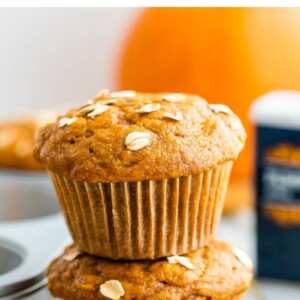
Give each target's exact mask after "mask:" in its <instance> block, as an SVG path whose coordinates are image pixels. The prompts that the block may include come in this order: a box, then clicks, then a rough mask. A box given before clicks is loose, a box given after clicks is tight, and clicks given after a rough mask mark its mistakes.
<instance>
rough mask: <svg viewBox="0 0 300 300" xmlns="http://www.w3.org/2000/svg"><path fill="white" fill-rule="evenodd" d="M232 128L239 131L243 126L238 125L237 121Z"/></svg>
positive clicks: (232, 124)
mask: <svg viewBox="0 0 300 300" xmlns="http://www.w3.org/2000/svg"><path fill="white" fill-rule="evenodd" d="M230 127H231V129H233V130H239V129H240V128H241V124H240V123H238V122H236V121H234V122H232V123H231V125H230Z"/></svg>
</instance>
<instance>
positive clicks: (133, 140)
mask: <svg viewBox="0 0 300 300" xmlns="http://www.w3.org/2000/svg"><path fill="white" fill-rule="evenodd" d="M150 137H151V134H150V133H149V132H138V131H134V132H131V133H129V134H128V135H127V137H126V139H125V145H126V147H127V149H128V150H132V151H135V150H139V149H142V148H144V147H146V146H147V145H148V144H149V143H150Z"/></svg>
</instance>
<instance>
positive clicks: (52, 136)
mask: <svg viewBox="0 0 300 300" xmlns="http://www.w3.org/2000/svg"><path fill="white" fill-rule="evenodd" d="M245 138H246V134H245V131H244V128H243V126H242V124H241V122H240V120H239V118H238V117H237V116H236V115H235V114H234V113H233V112H232V111H231V110H230V109H229V108H228V107H227V106H224V105H216V104H215V105H209V104H208V103H207V102H206V101H205V100H203V99H202V98H200V97H198V96H196V95H187V94H171V93H161V94H142V93H136V92H134V91H122V92H115V93H111V94H109V93H108V91H106V90H104V91H101V92H100V93H99V95H98V97H97V98H96V99H95V100H93V101H88V102H87V103H86V104H85V105H84V106H82V107H80V108H79V109H72V110H70V111H69V112H68V113H67V114H66V115H65V116H63V117H59V118H58V119H57V121H56V122H55V123H50V124H48V125H47V126H45V127H44V128H42V129H41V130H40V132H39V135H38V139H37V142H36V145H35V149H34V156H35V158H36V159H37V160H38V161H39V162H41V163H42V164H44V165H45V166H46V168H47V169H49V170H51V171H53V172H57V173H59V174H60V175H63V176H65V177H67V178H71V179H74V180H79V181H86V182H124V181H128V182H131V181H143V180H157V179H163V178H173V177H179V176H186V175H191V174H196V173H199V172H203V171H206V170H208V169H210V168H214V167H216V166H217V165H218V164H220V163H223V162H225V161H229V160H234V159H236V158H237V156H238V154H239V152H240V151H241V149H242V148H243V145H244V142H245Z"/></svg>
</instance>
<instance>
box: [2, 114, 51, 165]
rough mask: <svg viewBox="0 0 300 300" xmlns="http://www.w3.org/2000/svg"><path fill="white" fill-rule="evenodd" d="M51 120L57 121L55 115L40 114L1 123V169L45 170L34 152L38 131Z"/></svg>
mask: <svg viewBox="0 0 300 300" xmlns="http://www.w3.org/2000/svg"><path fill="white" fill-rule="evenodd" d="M51 117H52V118H51ZM50 119H51V121H53V120H55V118H54V114H53V113H50V112H47V115H46V113H45V112H39V113H37V114H36V115H34V116H32V117H30V118H24V119H21V120H20V119H18V120H11V121H2V122H0V168H1V169H16V170H30V171H40V170H43V169H44V168H43V166H42V165H41V164H39V163H37V161H36V160H35V159H34V158H33V155H32V151H33V147H34V143H35V140H36V136H37V132H38V130H39V129H40V127H42V126H44V125H45V124H46V123H47V121H49V120H50Z"/></svg>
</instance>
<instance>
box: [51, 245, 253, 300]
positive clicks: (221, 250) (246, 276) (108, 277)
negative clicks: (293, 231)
mask: <svg viewBox="0 0 300 300" xmlns="http://www.w3.org/2000/svg"><path fill="white" fill-rule="evenodd" d="M252 274H253V267H252V263H251V260H250V258H249V257H248V256H247V255H246V254H244V252H242V251H241V250H240V249H239V248H236V247H234V246H232V245H230V244H227V243H224V242H220V241H214V242H212V243H211V244H210V245H209V246H206V247H203V248H201V249H200V250H197V251H195V252H191V253H189V254H188V255H186V256H173V257H169V258H166V259H161V260H157V261H154V260H146V261H138V262H137V261H136V262H127V261H121V262H120V261H111V260H106V259H102V258H98V257H95V256H90V255H87V254H80V253H79V252H76V248H75V246H70V247H69V248H67V249H66V250H65V253H64V254H63V255H62V256H60V257H59V258H57V259H56V260H54V261H53V262H52V263H51V265H50V267H49V269H48V274H47V276H48V288H49V289H50V291H51V293H52V294H53V296H55V297H58V298H62V299H73V300H76V299H86V300H89V299H93V300H94V299H119V298H120V299H126V300H130V299H157V300H160V299H162V300H163V299H164V300H165V299H166V300H167V299H170V300H171V299H172V300H181V299H186V300H187V299H189V300H192V299H194V300H196V299H197V300H229V299H234V297H235V296H236V295H239V294H241V293H243V292H245V291H246V290H247V289H248V288H249V285H250V283H251V280H252V276H253V275H252Z"/></svg>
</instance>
